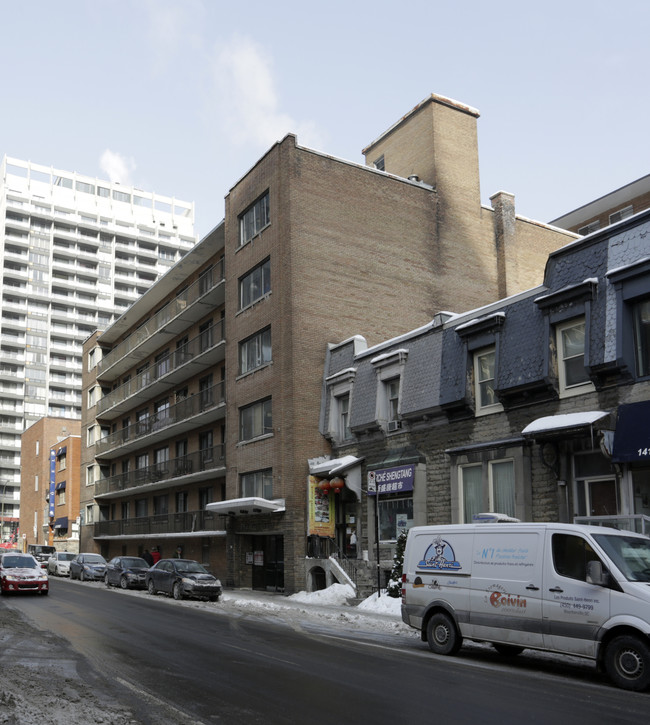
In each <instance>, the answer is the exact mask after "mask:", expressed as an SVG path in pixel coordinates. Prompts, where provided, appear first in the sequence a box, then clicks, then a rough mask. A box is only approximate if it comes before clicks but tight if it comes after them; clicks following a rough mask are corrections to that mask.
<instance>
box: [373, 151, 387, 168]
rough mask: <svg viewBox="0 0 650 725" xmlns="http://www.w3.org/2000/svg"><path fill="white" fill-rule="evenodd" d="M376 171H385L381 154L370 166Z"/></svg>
mask: <svg viewBox="0 0 650 725" xmlns="http://www.w3.org/2000/svg"><path fill="white" fill-rule="evenodd" d="M372 165H373V166H374V167H375V168H376V169H379V171H384V170H385V169H386V163H385V161H384V155H383V154H382V155H381V156H380V157H379V158H378V159H377V160H376V161H374V162H373V164H372Z"/></svg>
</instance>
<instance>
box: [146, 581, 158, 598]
mask: <svg viewBox="0 0 650 725" xmlns="http://www.w3.org/2000/svg"><path fill="white" fill-rule="evenodd" d="M147 591H148V592H149V594H154V595H155V594H156V586H155V584H154V583H153V579H149V581H148V582H147Z"/></svg>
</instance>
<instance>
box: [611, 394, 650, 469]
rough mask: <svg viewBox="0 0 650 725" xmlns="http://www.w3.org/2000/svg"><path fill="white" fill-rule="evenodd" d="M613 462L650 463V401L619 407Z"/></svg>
mask: <svg viewBox="0 0 650 725" xmlns="http://www.w3.org/2000/svg"><path fill="white" fill-rule="evenodd" d="M612 460H613V461H614V462H616V463H630V462H635V461H643V462H644V463H650V400H644V401H642V402H640V403H629V404H627V405H620V406H619V408H618V416H617V419H616V432H615V433H614V449H613V451H612Z"/></svg>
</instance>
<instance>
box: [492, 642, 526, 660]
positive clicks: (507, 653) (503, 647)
mask: <svg viewBox="0 0 650 725" xmlns="http://www.w3.org/2000/svg"><path fill="white" fill-rule="evenodd" d="M492 646H493V647H494V649H495V650H496V651H497V652H498V653H499V654H500V655H503V656H504V657H515V656H516V655H520V654H521V653H522V652H523V651H524V650H525V649H526V648H525V647H519V645H516V644H501V643H499V642H492Z"/></svg>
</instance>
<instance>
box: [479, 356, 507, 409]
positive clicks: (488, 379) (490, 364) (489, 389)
mask: <svg viewBox="0 0 650 725" xmlns="http://www.w3.org/2000/svg"><path fill="white" fill-rule="evenodd" d="M495 377H496V350H495V348H493V347H492V348H489V349H486V350H480V351H479V352H476V353H475V354H474V381H475V382H474V385H475V398H476V415H485V414H486V413H496V412H499V411H500V410H503V407H502V405H501V404H500V403H499V401H498V399H497V396H496V393H495V392H494V388H495Z"/></svg>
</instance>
